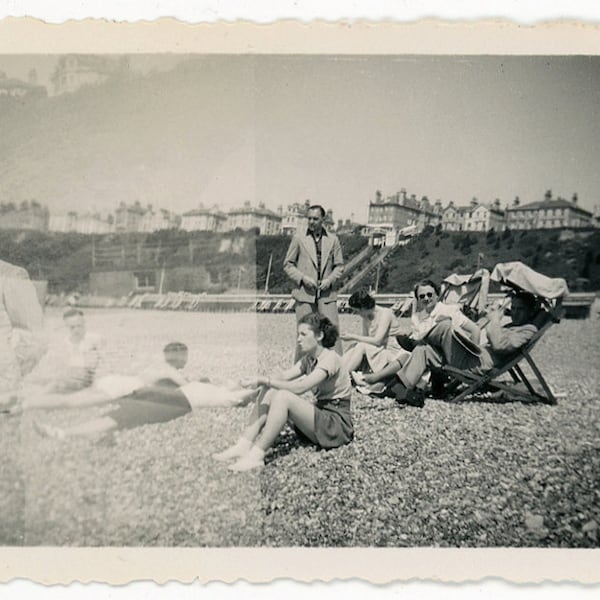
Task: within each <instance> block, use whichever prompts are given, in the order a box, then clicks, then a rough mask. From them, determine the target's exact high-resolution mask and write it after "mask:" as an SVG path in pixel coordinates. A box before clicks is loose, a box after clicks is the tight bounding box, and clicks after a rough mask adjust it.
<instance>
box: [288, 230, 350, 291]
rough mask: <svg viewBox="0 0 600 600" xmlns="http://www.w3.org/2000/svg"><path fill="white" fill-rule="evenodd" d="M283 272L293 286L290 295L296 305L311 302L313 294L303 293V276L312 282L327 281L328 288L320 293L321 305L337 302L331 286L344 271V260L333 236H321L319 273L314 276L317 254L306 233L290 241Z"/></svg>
mask: <svg viewBox="0 0 600 600" xmlns="http://www.w3.org/2000/svg"><path fill="white" fill-rule="evenodd" d="M283 270H284V271H285V272H286V274H287V276H288V277H289V278H290V279H291V280H292V281H293V282H294V283H295V284H296V286H297V287H296V289H294V290H293V291H292V296H293V297H294V298H295V299H296V300H297V301H298V302H315V293H314V291H307V290H306V288H305V287H304V281H303V277H305V276H306V277H311V278H312V279H313V280H314V281H321V282H323V281H324V280H328V281H329V283H330V284H331V285H330V287H329V289H327V290H326V291H324V292H322V293H321V295H320V300H321V301H322V302H334V301H335V300H336V299H337V293H336V291H335V284H336V283H337V281H338V279H339V278H340V277H341V276H342V274H343V272H344V257H343V255H342V247H341V245H340V241H339V239H338V238H337V236H336V235H335V234H334V233H331V232H329V231H328V232H327V233H323V237H322V238H321V273H317V251H316V249H315V242H314V239H313V237H312V236H311V235H310V233H308V231H307V232H303V233H297V234H296V235H295V236H294V237H293V238H292V241H291V242H290V246H289V248H288V251H287V254H286V256H285V260H284V261H283Z"/></svg>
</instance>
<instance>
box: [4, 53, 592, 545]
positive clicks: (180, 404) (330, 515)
mask: <svg viewBox="0 0 600 600" xmlns="http://www.w3.org/2000/svg"><path fill="white" fill-rule="evenodd" d="M598 140H600V57H598V56H584V55H564V56H556V55H552V56H550V55H548V56H544V55H520V56H517V55H506V56H505V55H495V56H484V55H458V54H454V55H427V56H426V55H418V54H415V55H405V54H404V55H378V56H370V55H360V54H356V55H352V54H339V55H335V54H333V55H330V54H328V55H326V54H322V55H302V54H261V55H258V54H251V55H242V54H169V53H155V54H134V53H132V54H78V53H72V54H23V55H14V54H13V55H7V54H5V55H0V157H1V159H0V290H1V294H0V297H1V298H2V303H1V304H0V361H1V365H0V445H1V448H2V456H3V460H2V462H1V463H0V465H1V466H0V503H1V510H0V545H2V546H7V547H17V548H18V547H46V546H58V547H129V548H137V547H144V548H145V547H153V548H156V547H169V548H176V547H177V548H178V547H186V548H228V547H236V548H247V547H251V548H290V547H292V548H349V547H350V548H553V549H563V548H588V549H590V548H598V544H599V535H600V534H599V531H598V527H599V524H600V509H599V508H598V507H599V502H598V500H599V496H600V439H599V433H600V403H599V398H598V383H599V381H598V380H599V375H598V338H599V336H600V320H599V316H600V304H599V301H598V290H599V289H600V229H599V226H600V170H599V169H598V164H599V163H600V145H599V141H598Z"/></svg>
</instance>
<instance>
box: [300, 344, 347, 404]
mask: <svg viewBox="0 0 600 600" xmlns="http://www.w3.org/2000/svg"><path fill="white" fill-rule="evenodd" d="M315 369H323V371H325V373H327V378H326V379H325V380H324V381H322V382H321V383H320V384H319V385H318V386H317V387H316V388H315V389H314V393H315V396H316V398H317V400H335V399H337V398H345V399H349V398H350V396H351V395H352V385H351V383H350V376H349V375H348V371H347V370H346V369H345V368H344V367H343V366H342V361H341V358H340V355H339V354H337V353H336V352H334V351H333V350H329V349H328V348H324V349H323V350H322V352H321V354H319V356H318V358H314V357H313V356H309V355H306V356H303V357H302V359H301V360H300V371H301V372H302V374H303V375H308V374H309V373H312V372H313V371H314V370H315Z"/></svg>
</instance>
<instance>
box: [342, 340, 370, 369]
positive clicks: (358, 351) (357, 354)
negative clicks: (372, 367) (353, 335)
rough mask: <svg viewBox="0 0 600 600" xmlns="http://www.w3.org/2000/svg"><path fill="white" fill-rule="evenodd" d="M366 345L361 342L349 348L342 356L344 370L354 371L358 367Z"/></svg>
mask: <svg viewBox="0 0 600 600" xmlns="http://www.w3.org/2000/svg"><path fill="white" fill-rule="evenodd" d="M366 350H367V348H366V345H365V344H363V343H362V342H358V343H357V344H354V346H352V348H349V349H348V350H347V351H346V352H344V355H343V356H342V364H343V365H344V366H345V367H346V370H347V371H348V372H349V373H350V372H352V371H356V369H358V367H360V365H361V363H362V361H363V359H364V357H365V353H366Z"/></svg>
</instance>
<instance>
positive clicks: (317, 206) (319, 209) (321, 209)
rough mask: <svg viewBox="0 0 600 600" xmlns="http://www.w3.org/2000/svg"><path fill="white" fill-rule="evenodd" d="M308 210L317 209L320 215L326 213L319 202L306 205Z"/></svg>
mask: <svg viewBox="0 0 600 600" xmlns="http://www.w3.org/2000/svg"><path fill="white" fill-rule="evenodd" d="M308 210H318V211H320V212H321V216H322V217H324V216H325V215H326V214H327V213H326V212H325V209H324V208H323V207H322V206H321V205H320V204H313V205H312V206H309V207H308Z"/></svg>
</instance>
